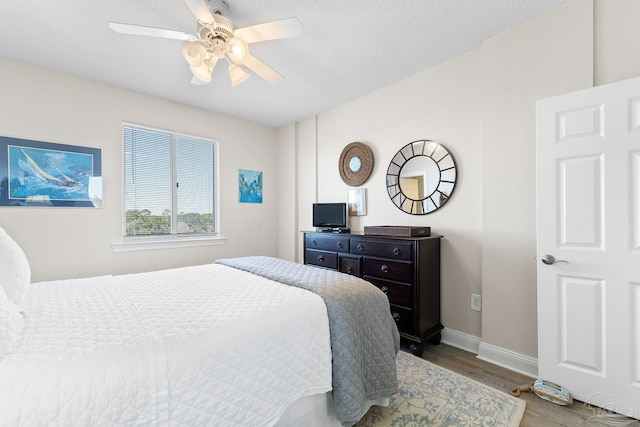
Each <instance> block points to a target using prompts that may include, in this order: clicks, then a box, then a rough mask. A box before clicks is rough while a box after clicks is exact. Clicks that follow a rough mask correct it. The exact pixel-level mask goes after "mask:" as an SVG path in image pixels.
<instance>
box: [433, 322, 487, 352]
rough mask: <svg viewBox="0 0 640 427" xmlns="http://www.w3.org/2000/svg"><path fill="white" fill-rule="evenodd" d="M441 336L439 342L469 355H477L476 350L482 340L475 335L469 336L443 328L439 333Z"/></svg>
mask: <svg viewBox="0 0 640 427" xmlns="http://www.w3.org/2000/svg"><path fill="white" fill-rule="evenodd" d="M441 334H442V339H441V340H440V341H442V342H443V343H445V344H448V345H450V346H452V347H456V348H460V349H462V350H466V351H468V352H470V353H474V354H478V349H479V348H480V343H481V342H482V340H481V339H480V338H478V337H476V336H475V335H469V334H465V333H464V332H459V331H456V330H453V329H447V328H444V329H443V330H442V331H441Z"/></svg>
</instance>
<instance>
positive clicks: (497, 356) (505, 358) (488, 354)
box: [441, 328, 538, 378]
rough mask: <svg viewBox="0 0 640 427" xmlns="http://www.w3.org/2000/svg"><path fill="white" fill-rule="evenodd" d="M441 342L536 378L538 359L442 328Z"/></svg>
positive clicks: (472, 336)
mask: <svg viewBox="0 0 640 427" xmlns="http://www.w3.org/2000/svg"><path fill="white" fill-rule="evenodd" d="M441 333H442V339H441V341H442V342H443V343H445V344H448V345H450V346H453V347H456V348H460V349H462V350H465V351H468V352H470V353H474V354H477V355H478V356H477V357H478V359H481V360H484V361H486V362H489V363H493V364H494V365H498V366H502V367H503V368H507V369H510V370H512V371H515V372H519V373H521V374H524V375H528V376H530V377H532V378H537V376H538V359H536V358H533V357H529V356H525V355H523V354H520V353H516V352H514V351H511V350H507V349H504V348H501V347H496V346H494V345H491V344H487V343H484V342H482V339H480V338H479V337H476V336H474V335H469V334H465V333H464V332H459V331H455V330H453V329H447V328H444V329H443V330H442V332H441Z"/></svg>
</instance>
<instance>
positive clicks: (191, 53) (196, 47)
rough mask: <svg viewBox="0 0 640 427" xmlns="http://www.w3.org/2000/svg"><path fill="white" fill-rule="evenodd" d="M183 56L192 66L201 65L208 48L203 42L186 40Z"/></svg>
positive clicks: (183, 46) (183, 45)
mask: <svg viewBox="0 0 640 427" xmlns="http://www.w3.org/2000/svg"><path fill="white" fill-rule="evenodd" d="M182 56H184V59H185V60H186V61H187V62H188V63H189V65H191V66H192V67H199V66H200V64H202V61H203V60H204V59H205V58H206V57H207V49H206V48H205V47H204V46H203V45H202V44H201V43H198V42H192V41H186V42H184V43H183V44H182Z"/></svg>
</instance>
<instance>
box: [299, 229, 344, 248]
mask: <svg viewBox="0 0 640 427" xmlns="http://www.w3.org/2000/svg"><path fill="white" fill-rule="evenodd" d="M329 234H330V233H329ZM305 247H306V248H307V249H319V250H324V251H338V252H349V238H348V237H336V236H335V235H330V236H326V237H324V236H319V235H317V234H314V235H311V236H309V235H306V236H305Z"/></svg>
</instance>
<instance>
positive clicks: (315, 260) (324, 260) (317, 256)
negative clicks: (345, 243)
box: [305, 249, 338, 270]
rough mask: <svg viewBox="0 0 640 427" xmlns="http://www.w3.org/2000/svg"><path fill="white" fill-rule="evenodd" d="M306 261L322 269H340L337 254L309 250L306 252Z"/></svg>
mask: <svg viewBox="0 0 640 427" xmlns="http://www.w3.org/2000/svg"><path fill="white" fill-rule="evenodd" d="M305 260H306V263H307V264H312V265H317V266H320V267H326V268H332V269H334V270H336V269H337V268H338V254H337V253H335V252H325V251H314V250H312V249H307V250H306V251H305Z"/></svg>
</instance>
